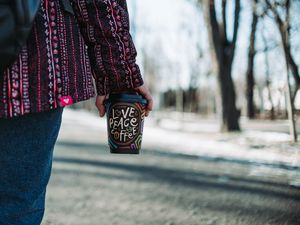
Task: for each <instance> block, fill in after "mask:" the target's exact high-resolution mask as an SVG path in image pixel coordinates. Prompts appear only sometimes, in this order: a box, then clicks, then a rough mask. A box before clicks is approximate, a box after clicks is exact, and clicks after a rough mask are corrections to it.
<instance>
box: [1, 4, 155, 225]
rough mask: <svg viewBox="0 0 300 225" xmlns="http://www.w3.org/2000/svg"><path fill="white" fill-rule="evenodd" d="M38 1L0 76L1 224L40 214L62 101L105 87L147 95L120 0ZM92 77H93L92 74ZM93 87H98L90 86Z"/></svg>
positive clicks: (99, 100) (25, 223)
mask: <svg viewBox="0 0 300 225" xmlns="http://www.w3.org/2000/svg"><path fill="white" fill-rule="evenodd" d="M70 2H71V4H72V6H71V10H70V9H68V7H65V4H66V1H63V0H41V5H40V9H39V12H38V14H37V15H36V18H35V21H34V24H33V28H32V31H31V34H30V36H29V38H28V41H27V44H26V46H24V47H23V49H22V50H21V52H20V54H19V56H18V58H17V59H16V61H15V62H14V63H13V65H11V66H10V67H9V68H7V69H5V71H4V72H3V74H1V76H0V224H1V225H37V224H40V223H41V221H42V218H43V215H44V208H45V193H46V187H47V184H48V181H49V177H50V174H51V166H52V155H53V148H54V145H55V142H56V139H57V136H58V132H59V129H60V124H61V118H62V112H63V108H64V107H65V106H68V105H71V104H74V103H76V102H80V101H83V100H87V99H90V98H91V97H94V96H95V94H97V97H96V106H97V108H98V110H99V115H100V116H101V117H103V116H104V114H105V108H104V104H103V103H104V100H105V98H106V96H107V95H108V94H109V93H111V92H123V91H128V90H135V91H137V92H139V93H140V94H141V95H143V96H144V97H145V98H146V99H147V100H148V105H147V113H146V114H147V115H149V112H150V111H151V110H152V107H153V100H152V97H151V94H150V93H149V91H148V89H147V87H146V86H145V84H144V82H143V79H142V76H141V73H140V70H139V67H138V65H137V64H136V49H135V47H134V44H133V41H132V38H131V36H130V32H129V16H128V10H127V5H126V0H89V1H86V0H70ZM92 78H94V82H93V79H92ZM94 85H95V86H96V91H97V93H95V91H94Z"/></svg>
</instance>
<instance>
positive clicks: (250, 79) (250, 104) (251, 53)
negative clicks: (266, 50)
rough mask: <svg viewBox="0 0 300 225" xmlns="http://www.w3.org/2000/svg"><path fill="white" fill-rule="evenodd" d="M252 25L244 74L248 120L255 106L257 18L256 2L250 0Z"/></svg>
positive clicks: (251, 116) (253, 115)
mask: <svg viewBox="0 0 300 225" xmlns="http://www.w3.org/2000/svg"><path fill="white" fill-rule="evenodd" d="M252 1H253V2H252V4H253V5H252V25H251V34H250V45H249V50H248V68H247V72H246V76H247V93H246V96H247V116H248V118H249V119H254V117H255V104H254V98H253V89H254V85H255V80H254V58H255V54H256V51H255V36H256V28H257V23H258V16H257V13H256V4H257V0H252Z"/></svg>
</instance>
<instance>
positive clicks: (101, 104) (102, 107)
mask: <svg viewBox="0 0 300 225" xmlns="http://www.w3.org/2000/svg"><path fill="white" fill-rule="evenodd" d="M105 99H106V95H98V96H97V97H96V107H97V108H98V111H99V116H100V117H103V116H104V115H105V105H104V101H105Z"/></svg>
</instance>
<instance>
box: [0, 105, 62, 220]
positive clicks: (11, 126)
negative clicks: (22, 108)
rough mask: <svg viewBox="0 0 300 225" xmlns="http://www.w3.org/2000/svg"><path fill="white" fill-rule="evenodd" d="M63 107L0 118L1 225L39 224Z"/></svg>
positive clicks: (42, 213)
mask: <svg viewBox="0 0 300 225" xmlns="http://www.w3.org/2000/svg"><path fill="white" fill-rule="evenodd" d="M62 112H63V108H58V109H55V110H52V111H49V112H43V113H37V114H30V115H27V116H23V117H20V118H14V119H0V225H39V224H41V221H42V218H43V215H44V208H45V194H46V187H47V184H48V181H49V178H50V173H51V167H52V156H53V148H54V145H55V142H56V139H57V136H58V132H59V129H60V125H61V116H62Z"/></svg>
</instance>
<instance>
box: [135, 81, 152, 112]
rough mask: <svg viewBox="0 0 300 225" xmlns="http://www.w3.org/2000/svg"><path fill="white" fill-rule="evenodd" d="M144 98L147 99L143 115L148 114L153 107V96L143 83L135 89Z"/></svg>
mask: <svg viewBox="0 0 300 225" xmlns="http://www.w3.org/2000/svg"><path fill="white" fill-rule="evenodd" d="M136 90H137V91H138V92H139V93H140V94H141V95H142V96H143V97H144V98H145V99H146V100H147V102H148V103H147V107H146V114H145V116H146V117H147V116H149V114H150V112H151V111H152V109H153V98H152V96H151V94H150V91H149V90H148V88H147V87H146V86H145V85H142V86H140V87H138V88H137V89H136Z"/></svg>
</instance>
